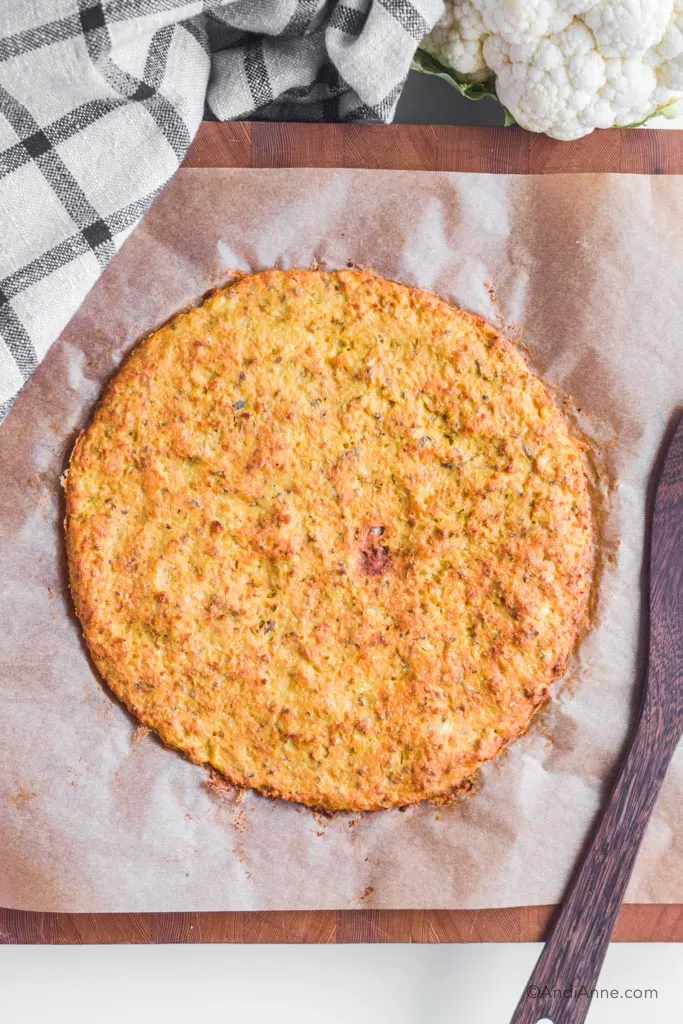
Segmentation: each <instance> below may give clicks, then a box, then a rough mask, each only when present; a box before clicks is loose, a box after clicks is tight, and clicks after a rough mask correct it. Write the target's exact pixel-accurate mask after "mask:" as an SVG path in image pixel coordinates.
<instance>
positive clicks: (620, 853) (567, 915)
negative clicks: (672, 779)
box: [511, 701, 679, 1024]
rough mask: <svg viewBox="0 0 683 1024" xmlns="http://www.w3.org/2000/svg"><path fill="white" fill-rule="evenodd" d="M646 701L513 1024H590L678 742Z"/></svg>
mask: <svg viewBox="0 0 683 1024" xmlns="http://www.w3.org/2000/svg"><path fill="white" fill-rule="evenodd" d="M678 738H679V735H678V728H677V727H676V722H675V720H673V721H671V718H670V716H669V721H666V720H664V718H663V716H662V712H661V711H660V709H658V708H657V707H655V706H654V705H653V704H651V703H650V702H647V701H646V704H645V707H644V708H643V712H642V715H641V718H640V722H639V725H638V729H637V731H636V734H635V736H634V737H633V740H632V742H631V745H630V748H629V751H628V754H627V755H626V758H625V760H624V762H623V765H622V767H621V771H620V773H619V777H618V779H617V782H616V784H615V786H614V789H613V790H612V793H611V795H610V798H609V800H608V802H607V806H606V807H605V810H604V812H603V816H602V818H601V821H600V824H599V825H598V827H597V830H596V831H595V834H594V836H593V839H592V841H591V843H590V846H589V848H588V850H587V852H586V854H585V856H584V859H583V861H582V863H581V866H580V867H579V870H578V872H577V873H576V875H575V876H574V878H573V880H572V883H571V885H570V890H569V893H568V895H567V897H566V899H565V901H564V903H563V904H562V906H561V907H560V909H559V911H558V913H557V916H556V917H555V919H554V920H553V923H552V925H551V928H550V934H549V935H548V939H547V941H546V944H545V946H544V949H543V952H542V953H541V956H540V958H539V960H538V963H537V964H536V967H535V968H534V971H533V973H532V975H531V977H530V978H529V982H528V984H527V987H526V990H525V992H524V995H523V996H522V998H521V1000H520V1002H519V1004H518V1006H517V1009H516V1010H515V1014H514V1016H513V1018H512V1021H511V1024H537V1022H538V1021H543V1020H550V1021H552V1022H553V1024H583V1021H584V1020H585V1019H586V1014H587V1013H588V1009H589V1007H590V1001H591V990H592V989H594V988H595V987H596V982H597V979H598V975H599V973H600V969H601V967H602V963H603V960H604V958H605V953H606V952H607V946H608V945H609V940H610V936H611V934H612V929H613V928H614V922H615V920H616V917H617V914H618V912H619V907H620V905H621V901H622V899H623V896H624V891H625V889H626V885H627V883H628V880H629V877H630V875H631V871H632V869H633V863H634V861H635V858H636V854H637V852H638V848H639V846H640V842H641V839H642V837H643V832H644V831H645V826H646V825H647V822H648V819H649V817H650V814H651V812H652V808H653V807H654V803H655V800H656V797H657V793H658V792H659V788H660V786H661V784H662V780H663V779H664V775H665V773H666V769H667V767H668V764H669V761H670V760H671V757H672V755H673V752H674V750H675V748H676V745H677V742H678Z"/></svg>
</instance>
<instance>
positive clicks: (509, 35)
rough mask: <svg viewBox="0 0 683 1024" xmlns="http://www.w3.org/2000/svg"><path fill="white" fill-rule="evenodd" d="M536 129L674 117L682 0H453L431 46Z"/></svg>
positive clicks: (575, 131)
mask: <svg viewBox="0 0 683 1024" xmlns="http://www.w3.org/2000/svg"><path fill="white" fill-rule="evenodd" d="M423 46H424V48H425V49H427V50H428V51H429V52H430V53H431V54H432V55H433V56H435V57H436V58H437V59H438V60H440V61H441V62H442V63H444V64H446V65H447V66H449V67H452V68H453V69H454V70H456V71H457V72H459V73H461V74H464V75H467V76H470V75H472V74H476V76H477V79H478V80H479V81H482V80H491V79H494V80H495V88H496V93H497V95H498V98H499V100H500V101H501V103H502V104H504V106H506V107H507V109H508V110H509V111H510V113H511V114H512V115H513V117H514V118H515V120H516V121H517V122H518V123H519V124H521V125H522V126H523V127H525V128H528V129H530V130H531V131H537V132H546V133H547V134H548V135H552V136H554V137H555V138H558V139H576V138H580V137H581V136H582V135H587V134H588V133H589V132H591V131H593V129H594V128H607V127H610V126H611V125H628V124H634V123H639V122H641V121H644V120H646V119H647V118H648V117H651V116H652V115H653V114H655V113H657V112H659V111H662V112H664V113H668V112H672V111H673V109H674V108H675V106H676V104H677V102H678V100H679V99H680V98H681V97H682V96H683V0H446V13H445V14H444V17H443V18H442V20H441V22H440V23H439V25H437V26H436V28H435V29H434V31H433V32H432V33H431V35H430V36H428V37H427V40H426V41H425V43H423Z"/></svg>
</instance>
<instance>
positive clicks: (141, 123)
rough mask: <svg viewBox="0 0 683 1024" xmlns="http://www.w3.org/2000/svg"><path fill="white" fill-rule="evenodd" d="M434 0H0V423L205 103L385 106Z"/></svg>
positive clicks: (316, 116)
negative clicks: (94, 0)
mask: <svg viewBox="0 0 683 1024" xmlns="http://www.w3.org/2000/svg"><path fill="white" fill-rule="evenodd" d="M441 8H442V3H441V0H102V2H100V3H96V2H93V0H0V115H1V116H0V420H1V419H2V418H3V416H4V415H5V413H6V412H7V410H8V409H9V408H10V406H11V404H12V402H13V401H14V399H15V397H16V395H17V393H18V392H19V390H20V389H21V387H22V386H23V384H24V383H25V381H26V380H27V379H28V378H29V377H30V375H31V373H32V372H33V370H34V369H35V367H36V365H37V364H38V363H39V362H40V360H41V359H42V358H43V356H44V355H45V353H46V351H47V349H48V348H49V346H50V345H51V343H52V342H53V341H54V340H55V338H56V337H57V336H58V335H59V334H60V332H61V330H62V329H63V327H64V326H65V324H66V323H67V321H68V320H69V319H70V318H71V316H72V315H73V313H74V312H75V311H76V309H77V308H78V306H79V305H80V303H81V302H82V301H83V299H84V297H85V295H86V294H87V292H88V291H89V290H90V288H91V287H92V285H93V284H94V283H95V281H96V280H97V278H98V276H99V275H100V273H101V272H102V270H103V268H104V267H105V266H106V264H107V262H108V261H109V260H110V259H111V257H112V256H113V254H114V253H115V252H116V250H117V249H118V248H119V247H120V246H121V244H122V242H123V241H124V239H125V238H126V237H127V235H128V234H129V233H130V232H131V230H132V228H133V227H134V226H135V224H136V222H137V221H138V219H139V218H140V217H141V216H142V214H143V213H144V212H145V210H146V209H147V208H148V206H149V205H150V203H151V202H152V200H153V199H154V197H155V196H156V195H157V193H158V192H159V191H160V190H161V189H162V188H163V186H164V185H165V184H166V182H167V181H168V180H169V178H170V177H171V176H172V175H173V174H174V172H175V171H176V169H177V168H178V165H179V163H180V162H181V160H182V159H183V157H184V155H185V153H186V151H187V149H188V146H189V145H190V142H191V141H192V138H193V136H194V134H195V132H196V131H197V128H198V126H199V123H200V121H201V119H202V116H203V115H208V116H211V115H213V116H215V117H216V118H218V120H221V121H225V120H235V119H240V118H242V119H243V118H248V117H251V118H254V119H257V120H266V119H268V120H271V119H278V120H313V121H336V120H342V121H363V120H379V121H389V120H391V118H392V116H393V113H394V109H395V106H396V102H397V100H398V96H399V93H400V91H401V88H402V86H403V83H404V80H405V78H406V75H407V74H408V69H409V66H410V60H411V57H412V55H413V52H414V50H415V48H416V46H417V44H418V42H419V41H420V40H421V39H422V37H423V36H424V35H426V33H427V32H428V31H429V30H430V29H431V27H432V26H433V24H434V23H435V22H436V20H437V18H438V17H439V15H440V13H441Z"/></svg>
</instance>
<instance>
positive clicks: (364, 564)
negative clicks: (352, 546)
mask: <svg viewBox="0 0 683 1024" xmlns="http://www.w3.org/2000/svg"><path fill="white" fill-rule="evenodd" d="M360 560H361V571H362V572H364V573H365V575H366V576H385V575H386V574H387V573H388V572H389V571H390V570H391V568H392V564H393V559H392V556H391V552H390V551H389V548H388V547H387V546H386V545H385V544H382V545H380V544H369V545H368V546H367V547H366V548H364V549H363V550H362V551H361V553H360Z"/></svg>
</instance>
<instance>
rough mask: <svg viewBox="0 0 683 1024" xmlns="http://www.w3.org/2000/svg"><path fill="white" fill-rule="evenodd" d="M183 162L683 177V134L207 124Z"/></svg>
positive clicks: (193, 164) (425, 126)
mask: <svg viewBox="0 0 683 1024" xmlns="http://www.w3.org/2000/svg"><path fill="white" fill-rule="evenodd" d="M183 166H184V167H366V168H386V169H392V170H406V171H487V172H489V173H492V174H558V173H567V172H580V173H595V172H598V171H603V172H606V171H609V172H614V173H628V174H683V131H674V130H671V131H670V130H667V129H663V130H662V129H659V130H655V129H652V130H650V129H643V130H639V131H623V130H619V129H618V128H616V129H609V130H608V131H596V132H593V134H592V135H587V136H586V137H585V138H584V139H579V140H578V141H577V142H557V141H556V140H555V139H549V138H546V136H544V135H532V134H530V133H529V132H525V131H522V129H521V128H479V127H476V126H471V125H468V126H465V125H463V126H459V125H457V126H452V125H430V124H419V125H412V124H394V125H358V124H289V123H282V122H281V123H273V124H267V123H265V122H247V121H238V122H231V123H227V124H220V123H218V122H213V121H206V122H204V124H203V125H202V126H201V128H200V130H199V133H198V135H197V137H196V139H195V141H194V143H193V144H192V146H191V148H190V151H189V153H188V154H187V158H186V159H185V162H184V164H183Z"/></svg>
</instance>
